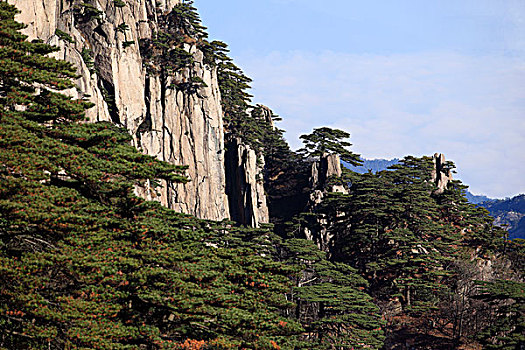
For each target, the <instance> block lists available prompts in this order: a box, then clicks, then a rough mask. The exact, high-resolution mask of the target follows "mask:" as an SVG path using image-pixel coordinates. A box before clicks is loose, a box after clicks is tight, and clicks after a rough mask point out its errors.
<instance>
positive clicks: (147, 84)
mask: <svg viewBox="0 0 525 350" xmlns="http://www.w3.org/2000/svg"><path fill="white" fill-rule="evenodd" d="M9 2H10V3H12V4H14V5H15V6H17V7H18V9H19V10H21V14H20V15H18V17H17V20H18V21H20V22H23V23H25V24H27V25H28V27H27V28H26V29H25V30H24V33H25V34H27V35H28V36H29V40H32V39H41V40H43V41H44V42H47V43H49V44H52V45H56V46H58V47H59V48H60V50H59V51H58V52H57V53H55V56H56V57H57V58H61V59H66V60H67V61H70V62H72V63H74V64H75V65H76V66H77V67H78V74H79V75H80V78H79V79H78V81H77V85H78V86H79V87H80V91H81V92H80V94H81V96H78V94H79V93H78V92H76V91H70V93H71V94H72V95H73V96H74V97H86V98H88V99H89V100H90V101H91V102H93V103H94V104H95V107H93V108H91V109H90V110H89V111H88V112H87V117H88V118H89V120H91V121H112V122H114V123H118V124H121V125H123V126H125V127H126V128H127V129H128V130H129V132H130V133H131V135H132V136H133V142H134V144H135V146H136V147H138V148H140V149H141V150H142V151H143V152H144V153H146V154H150V155H154V156H156V157H157V158H159V159H162V160H165V161H168V162H170V163H174V164H182V165H187V166H188V171H187V175H188V177H189V178H190V180H191V182H189V183H187V184H185V185H176V184H164V186H163V188H161V189H157V190H155V189H149V188H148V187H147V186H146V187H145V188H139V189H137V192H138V193H139V194H140V195H142V196H144V197H146V198H148V199H155V200H158V201H160V202H162V203H163V204H164V205H166V206H167V207H170V208H173V209H175V210H178V211H182V212H185V213H188V214H193V215H196V216H197V217H200V218H205V219H212V220H221V219H223V218H228V217H229V209H228V200H227V197H226V194H225V186H226V182H225V171H224V134H223V133H224V131H223V124H222V109H221V103H220V93H219V88H218V82H217V75H216V72H215V70H214V69H212V68H210V67H208V66H206V65H205V64H204V62H203V54H202V52H201V51H199V50H198V49H197V48H196V46H195V45H194V44H191V43H190V44H185V47H184V49H185V50H186V51H188V52H190V53H191V54H192V55H193V58H194V63H193V64H192V66H191V67H190V68H187V69H184V70H182V71H181V72H179V73H177V75H176V76H174V77H170V78H166V79H160V77H158V76H156V75H155V74H151V73H149V72H148V71H147V70H146V68H145V65H144V59H143V57H142V56H141V53H140V48H139V42H140V40H141V39H151V38H152V34H153V33H154V32H155V31H157V29H158V26H159V22H158V16H159V15H160V14H162V13H167V12H169V11H171V9H172V8H173V6H175V5H177V4H178V3H179V2H180V1H179V0H160V1H159V0H133V1H127V0H124V3H125V6H117V2H115V1H114V0H92V1H89V2H88V3H89V6H87V5H86V4H85V3H84V2H83V1H79V0H9ZM190 71H191V72H190ZM190 73H191V76H193V77H198V78H200V79H202V81H203V82H204V84H202V86H201V87H199V88H198V89H197V91H194V92H189V91H185V90H178V88H177V87H174V88H173V87H172V86H173V84H172V82H173V81H177V80H184V79H187V78H188V77H189V76H190ZM157 192H158V193H160V196H159V195H157V194H156V193H157Z"/></svg>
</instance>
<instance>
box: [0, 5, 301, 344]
mask: <svg viewBox="0 0 525 350" xmlns="http://www.w3.org/2000/svg"><path fill="white" fill-rule="evenodd" d="M15 14H16V9H15V8H14V7H13V6H11V5H8V4H7V3H6V2H4V1H1V2H0V34H1V35H0V43H1V45H0V46H2V47H1V48H0V79H1V84H0V89H1V90H0V98H1V100H0V101H1V108H2V110H1V114H0V118H1V119H0V120H1V125H0V329H2V332H0V333H1V334H0V348H9V349H15V348H16V349H20V348H32V349H44V348H45V349H49V348H52V349H63V348H70V349H77V348H84V349H85V348H97V349H137V348H148V349H153V348H154V349H184V348H186V349H188V348H193V349H202V348H205V347H210V348H216V349H223V348H228V349H232V348H247V347H252V348H255V349H271V348H276V347H279V346H281V347H282V348H286V346H287V345H286V344H288V343H289V342H290V339H293V337H294V335H295V334H297V333H300V332H301V331H302V328H301V327H300V325H299V324H297V323H296V322H294V321H293V320H290V319H286V318H284V317H283V316H281V315H280V309H282V308H286V307H288V306H289V303H288V302H287V301H286V300H285V298H284V293H285V292H286V291H287V290H288V289H289V284H288V273H289V269H288V267H287V266H285V265H283V264H280V263H278V262H275V261H272V260H271V259H269V258H265V257H264V256H263V255H261V254H259V253H260V249H261V245H256V244H255V243H250V242H246V243H245V244H244V245H236V244H234V240H235V237H234V236H235V234H234V232H232V231H234V230H235V229H233V228H231V224H228V223H217V224H213V223H210V222H207V221H204V220H198V219H196V218H194V217H191V216H187V215H183V214H178V213H175V212H173V211H171V210H169V209H166V208H163V207H161V206H160V205H159V204H158V203H154V202H146V201H144V200H142V199H140V198H138V197H137V196H135V195H134V192H133V191H134V186H135V185H140V184H141V183H142V182H143V181H144V180H150V181H155V180H156V179H164V180H170V181H174V182H184V181H185V180H186V179H185V177H184V176H183V170H184V167H181V166H176V165H171V164H168V163H165V162H161V161H159V160H157V159H156V158H154V157H151V156H147V155H143V154H141V153H139V152H138V151H137V150H136V149H135V148H133V147H132V146H131V142H130V140H131V137H130V136H129V135H128V134H127V132H126V130H124V129H120V128H118V127H116V126H114V125H111V124H109V123H96V124H91V123H78V121H82V120H83V119H84V114H83V112H84V110H85V108H86V107H87V105H86V104H85V103H84V102H82V101H77V100H72V99H71V98H69V97H67V96H65V95H63V94H60V93H58V92H56V90H59V89H64V88H68V87H71V86H72V85H73V83H72V82H71V81H70V80H69V78H70V77H74V76H75V74H74V68H73V67H72V66H71V65H70V64H68V63H65V62H63V61H56V60H54V59H52V58H49V57H46V56H45V54H47V53H49V52H52V51H53V50H54V49H53V48H52V47H49V46H47V45H44V44H41V43H28V42H26V41H25V38H26V37H25V36H23V35H21V34H20V33H19V32H18V30H19V29H20V28H22V25H20V24H18V23H16V22H15V21H14V20H13V18H14V15H15ZM35 83H38V88H36V87H35ZM51 89H52V90H51ZM257 234H258V236H261V232H260V231H259V232H257ZM219 240H220V241H221V242H222V244H223V246H219V245H215V244H214V243H212V242H215V241H219ZM288 348H290V347H288Z"/></svg>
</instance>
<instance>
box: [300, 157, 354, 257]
mask: <svg viewBox="0 0 525 350" xmlns="http://www.w3.org/2000/svg"><path fill="white" fill-rule="evenodd" d="M341 175H342V171H341V159H340V157H339V155H337V154H324V155H323V156H322V157H320V159H319V160H316V161H314V162H313V163H312V166H311V176H310V187H311V188H312V190H313V191H312V192H311V193H310V200H309V201H308V204H307V211H310V212H311V213H316V215H314V216H309V217H306V218H305V220H306V222H307V224H306V225H305V226H304V227H303V233H304V235H305V237H306V238H307V239H308V240H311V241H314V242H315V243H316V244H317V246H318V247H319V249H321V250H323V251H326V252H328V253H330V251H331V250H332V248H333V244H334V238H335V233H334V232H333V230H331V229H330V222H329V220H328V217H327V216H326V215H325V214H322V213H319V212H318V206H319V205H321V204H322V202H323V200H324V197H325V194H326V193H327V192H339V193H344V194H347V193H348V190H347V188H346V187H345V186H344V185H341V184H333V183H331V181H330V179H332V178H338V177H340V176H341ZM337 215H338V216H342V215H345V213H338V214H337Z"/></svg>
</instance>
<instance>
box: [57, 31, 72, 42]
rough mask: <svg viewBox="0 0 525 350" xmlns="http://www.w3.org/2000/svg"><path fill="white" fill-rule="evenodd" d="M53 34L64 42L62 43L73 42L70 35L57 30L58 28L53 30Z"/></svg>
mask: <svg viewBox="0 0 525 350" xmlns="http://www.w3.org/2000/svg"><path fill="white" fill-rule="evenodd" d="M55 34H56V35H57V36H58V37H59V38H60V39H62V40H64V41H67V42H69V43H72V44H73V43H74V42H75V40H73V38H72V37H71V35H69V34H68V33H66V32H64V31H62V30H60V29H58V28H57V29H56V30H55Z"/></svg>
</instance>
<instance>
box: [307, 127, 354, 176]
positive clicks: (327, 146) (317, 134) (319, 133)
mask: <svg viewBox="0 0 525 350" xmlns="http://www.w3.org/2000/svg"><path fill="white" fill-rule="evenodd" d="M349 137H350V134H349V133H347V132H346V131H343V130H339V129H331V128H327V127H324V128H317V129H314V130H313V132H312V133H311V134H308V135H301V136H300V139H302V140H303V143H304V148H302V149H300V150H299V153H300V154H302V155H303V156H305V157H321V156H323V155H324V154H325V153H331V154H338V155H339V156H340V157H341V160H344V161H345V162H348V163H350V164H352V165H355V166H357V165H360V164H361V160H360V158H359V155H358V154H355V153H352V152H351V151H349V150H347V149H346V147H349V146H351V145H352V144H351V143H350V142H347V141H344V140H345V139H347V138H349Z"/></svg>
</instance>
